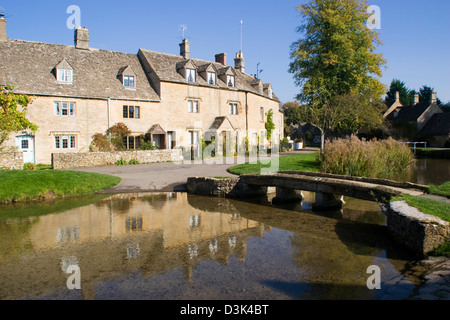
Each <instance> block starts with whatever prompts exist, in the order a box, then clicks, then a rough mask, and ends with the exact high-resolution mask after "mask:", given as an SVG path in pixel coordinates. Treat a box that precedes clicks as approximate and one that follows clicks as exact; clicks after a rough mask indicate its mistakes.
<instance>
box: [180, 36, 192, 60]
mask: <svg viewBox="0 0 450 320" xmlns="http://www.w3.org/2000/svg"><path fill="white" fill-rule="evenodd" d="M180 55H181V56H183V58H185V59H190V58H191V44H190V43H189V42H188V40H187V39H183V42H182V43H180Z"/></svg>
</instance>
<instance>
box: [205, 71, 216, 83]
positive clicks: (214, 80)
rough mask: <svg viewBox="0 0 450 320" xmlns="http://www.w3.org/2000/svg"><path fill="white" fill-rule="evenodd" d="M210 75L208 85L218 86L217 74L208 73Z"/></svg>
mask: <svg viewBox="0 0 450 320" xmlns="http://www.w3.org/2000/svg"><path fill="white" fill-rule="evenodd" d="M207 75H208V84H216V79H217V76H216V73H215V72H209V71H208V73H207Z"/></svg>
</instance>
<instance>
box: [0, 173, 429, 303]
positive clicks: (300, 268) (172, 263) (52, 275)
mask: <svg viewBox="0 0 450 320" xmlns="http://www.w3.org/2000/svg"><path fill="white" fill-rule="evenodd" d="M418 182H419V183H424V182H423V181H418ZM426 183H428V182H426ZM270 200H271V199H270V197H268V198H264V199H254V200H247V201H237V200H229V199H217V198H207V197H201V196H191V195H187V194H185V193H161V194H123V195H114V196H107V195H102V196H99V195H97V196H94V197H89V198H84V199H83V200H82V202H80V199H72V200H63V201H56V202H54V203H51V204H35V205H33V206H31V207H30V206H28V207H27V206H8V207H6V206H5V207H0V213H1V214H0V275H1V276H0V299H153V300H157V299H162V300H169V299H171V300H172V299H208V300H211V299H240V300H241V299H242V300H243V299H286V300H287V299H403V298H407V297H408V296H409V295H410V294H411V292H412V291H413V290H414V288H415V287H416V286H417V285H418V284H419V282H418V278H417V275H416V274H415V273H414V271H413V269H414V265H415V264H414V263H415V258H414V257H413V256H412V255H411V254H410V253H409V252H407V251H406V250H405V249H404V248H403V247H400V246H398V245H396V244H395V243H394V242H393V241H392V239H391V238H390V237H389V235H388V234H387V229H386V227H385V223H386V219H385V216H384V215H383V214H382V213H381V211H380V208H379V206H378V205H377V204H376V203H372V202H367V201H360V200H356V199H352V198H346V199H345V201H346V204H345V205H344V208H343V209H342V210H339V211H332V212H315V213H313V212H312V211H311V210H310V209H311V205H312V203H313V202H314V194H313V193H304V199H303V201H302V202H297V203H292V204H289V205H283V206H275V205H272V203H271V201H270ZM371 265H376V266H379V267H380V270H381V289H380V290H370V289H368V287H367V285H366V282H367V279H368V277H369V276H370V274H368V273H367V268H368V267H369V266H371ZM73 266H75V268H76V270H79V273H78V275H79V279H80V280H81V282H80V286H81V289H79V290H78V289H69V288H68V283H69V287H70V284H73V283H75V282H74V281H73V279H74V278H72V276H73V275H77V271H75V273H70V272H73V270H74V269H73ZM71 270H72V271H71ZM69 271H70V272H69Z"/></svg>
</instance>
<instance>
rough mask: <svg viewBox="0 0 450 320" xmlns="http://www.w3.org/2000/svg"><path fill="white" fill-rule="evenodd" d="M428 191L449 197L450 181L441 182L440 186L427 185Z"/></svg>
mask: <svg viewBox="0 0 450 320" xmlns="http://www.w3.org/2000/svg"><path fill="white" fill-rule="evenodd" d="M429 192H430V193H431V194H434V195H437V196H442V197H447V198H450V181H448V182H446V183H444V184H441V185H440V186H434V185H431V186H430V187H429Z"/></svg>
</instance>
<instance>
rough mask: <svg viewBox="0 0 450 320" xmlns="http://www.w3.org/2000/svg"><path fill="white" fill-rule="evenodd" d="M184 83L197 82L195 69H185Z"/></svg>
mask: <svg viewBox="0 0 450 320" xmlns="http://www.w3.org/2000/svg"><path fill="white" fill-rule="evenodd" d="M186 81H187V82H196V81H197V72H196V71H195V69H186Z"/></svg>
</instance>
